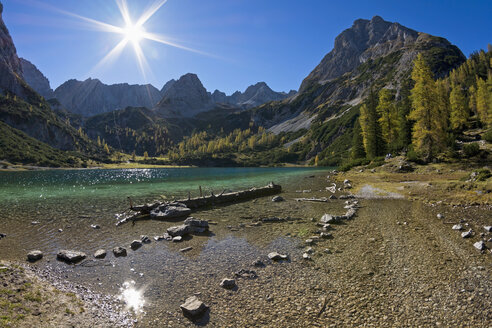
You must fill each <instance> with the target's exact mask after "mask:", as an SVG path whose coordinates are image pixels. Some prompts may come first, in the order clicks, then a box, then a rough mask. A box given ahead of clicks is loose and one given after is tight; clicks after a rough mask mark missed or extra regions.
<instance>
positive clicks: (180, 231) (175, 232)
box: [167, 224, 192, 237]
mask: <svg viewBox="0 0 492 328" xmlns="http://www.w3.org/2000/svg"><path fill="white" fill-rule="evenodd" d="M191 231H192V228H190V226H189V225H186V224H182V225H179V226H174V227H170V228H168V229H167V233H168V234H169V235H170V236H172V237H176V236H184V235H186V234H189V233H190V232H191Z"/></svg>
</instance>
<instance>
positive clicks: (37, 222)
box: [31, 221, 39, 225]
mask: <svg viewBox="0 0 492 328" xmlns="http://www.w3.org/2000/svg"><path fill="white" fill-rule="evenodd" d="M31 224H32V225H36V224H39V221H31Z"/></svg>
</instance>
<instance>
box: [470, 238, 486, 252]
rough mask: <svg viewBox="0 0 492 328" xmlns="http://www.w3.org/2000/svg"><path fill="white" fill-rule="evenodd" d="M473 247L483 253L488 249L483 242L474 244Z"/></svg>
mask: <svg viewBox="0 0 492 328" xmlns="http://www.w3.org/2000/svg"><path fill="white" fill-rule="evenodd" d="M473 247H475V248H476V249H478V250H479V251H483V250H484V249H485V248H486V246H485V243H484V242H483V240H480V241H477V242H476V243H475V244H473Z"/></svg>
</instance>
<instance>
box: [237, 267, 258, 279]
mask: <svg viewBox="0 0 492 328" xmlns="http://www.w3.org/2000/svg"><path fill="white" fill-rule="evenodd" d="M234 275H235V276H236V277H238V278H244V279H256V278H258V275H257V274H256V271H254V270H248V269H241V270H239V271H238V272H235V273H234Z"/></svg>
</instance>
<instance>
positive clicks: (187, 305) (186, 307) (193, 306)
mask: <svg viewBox="0 0 492 328" xmlns="http://www.w3.org/2000/svg"><path fill="white" fill-rule="evenodd" d="M180 308H181V310H182V311H183V314H184V315H185V316H186V317H189V318H192V319H195V318H197V317H199V316H201V315H203V314H204V313H205V311H207V309H208V306H206V305H205V304H204V303H203V302H201V301H200V300H199V299H198V298H197V297H196V296H191V297H188V298H187V299H186V301H185V302H184V303H183V304H181V305H180Z"/></svg>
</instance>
